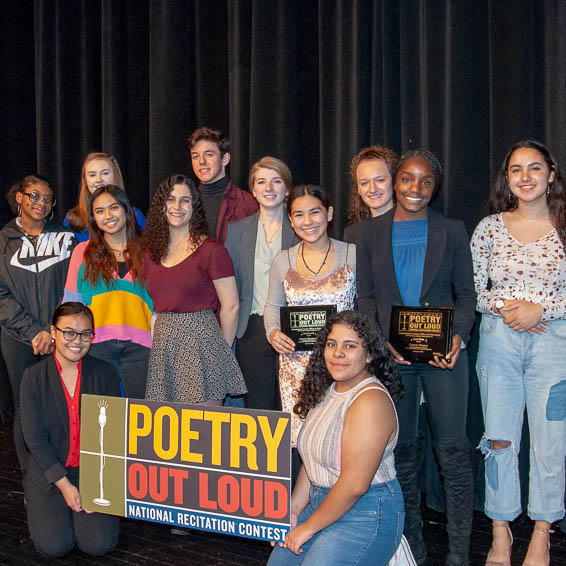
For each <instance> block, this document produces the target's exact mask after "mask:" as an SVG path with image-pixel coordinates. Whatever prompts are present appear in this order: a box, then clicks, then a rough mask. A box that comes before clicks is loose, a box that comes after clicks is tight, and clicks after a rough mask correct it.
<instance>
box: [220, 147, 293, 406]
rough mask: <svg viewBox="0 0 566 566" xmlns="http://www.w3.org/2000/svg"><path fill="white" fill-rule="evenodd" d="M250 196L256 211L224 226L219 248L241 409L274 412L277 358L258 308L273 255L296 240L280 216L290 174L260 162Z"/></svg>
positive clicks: (276, 163) (277, 163)
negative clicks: (228, 288)
mask: <svg viewBox="0 0 566 566" xmlns="http://www.w3.org/2000/svg"><path fill="white" fill-rule="evenodd" d="M249 187H250V191H251V192H252V194H253V195H254V197H255V198H256V200H257V201H258V203H259V211H258V212H256V213H255V214H252V215H251V216H248V217H247V218H244V219H243V220H239V221H238V222H234V223H233V224H230V225H229V226H228V236H227V237H226V242H225V244H224V245H225V246H226V249H227V250H228V253H229V254H230V257H231V258H232V261H233V263H234V270H235V272H236V281H237V284H238V296H239V297H240V311H239V314H238V329H237V331H236V358H237V360H238V363H239V364H240V367H241V368H242V373H243V374H244V378H245V380H246V384H247V386H248V393H247V395H246V396H245V402H246V407H249V408H251V409H279V408H280V407H281V402H280V399H279V390H278V387H277V354H276V353H275V351H274V350H273V348H272V347H271V346H270V344H269V343H268V341H267V339H266V337H265V327H264V324H263V308H264V306H265V301H266V299H267V289H268V285H269V269H270V267H271V262H272V261H273V258H274V257H275V255H276V254H277V253H278V252H279V251H281V250H286V249H288V248H290V247H292V246H294V245H295V244H296V243H297V242H298V240H297V237H296V236H295V233H294V232H293V229H292V228H291V223H290V222H289V218H288V217H287V214H286V213H285V199H286V198H287V194H288V193H289V190H290V189H291V188H292V187H293V178H292V176H291V171H289V168H288V167H287V165H285V163H283V161H281V160H280V159H277V158H276V157H269V156H267V157H263V158H262V159H260V160H259V161H258V162H257V163H255V164H254V165H253V166H252V168H251V169H250V175H249Z"/></svg>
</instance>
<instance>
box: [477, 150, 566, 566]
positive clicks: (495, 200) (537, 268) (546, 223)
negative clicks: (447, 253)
mask: <svg viewBox="0 0 566 566" xmlns="http://www.w3.org/2000/svg"><path fill="white" fill-rule="evenodd" d="M488 213H489V216H487V217H485V218H484V219H483V220H482V221H481V222H480V223H479V225H478V227H477V228H476V230H475V232H474V235H473V237H472V256H473V260H474V278H475V283H476V290H477V293H478V310H479V311H480V312H481V313H482V322H481V327H480V344H479V352H478V358H477V374H478V379H479V383H480V393H481V397H482V408H483V413H484V421H485V434H484V437H483V438H482V441H481V443H480V449H481V451H482V453H483V454H484V456H485V513H486V515H487V516H488V517H490V518H491V519H492V526H493V529H492V534H493V541H492V545H491V549H490V551H489V554H488V556H487V561H486V564H502V565H504V564H510V562H511V545H512V543H513V537H512V535H511V530H510V527H509V523H510V522H511V521H513V520H514V519H515V518H516V517H517V516H518V515H519V514H520V513H521V490H520V482H519V463H518V455H519V449H520V446H521V430H522V425H523V416H524V412H525V408H526V410H527V415H528V419H529V434H530V458H529V465H530V469H529V503H528V514H529V517H531V519H533V520H534V528H533V532H532V536H531V540H530V543H529V547H528V550H527V555H526V557H525V559H524V562H523V564H524V565H543V564H549V562H550V556H549V552H550V542H549V541H550V533H552V530H551V523H553V522H554V521H558V520H560V519H561V518H562V517H563V516H564V478H565V468H564V461H565V458H566V403H565V402H564V399H565V393H566V378H565V374H564V365H565V363H566V355H565V354H564V339H565V338H566V254H565V253H564V252H565V247H566V183H565V181H564V178H563V176H562V174H561V173H560V169H559V168H558V164H557V163H556V161H555V159H554V158H553V157H552V155H551V154H550V152H549V151H548V149H547V148H546V147H545V146H544V145H543V144H541V143H540V142H536V141H532V140H526V141H521V142H519V143H517V144H515V145H514V146H513V147H512V148H511V149H510V150H509V151H508V152H507V155H506V156H505V159H504V160H503V164H502V166H501V169H500V171H499V174H498V176H497V179H496V181H495V184H494V186H493V189H492V192H491V196H490V200H489V205H488Z"/></svg>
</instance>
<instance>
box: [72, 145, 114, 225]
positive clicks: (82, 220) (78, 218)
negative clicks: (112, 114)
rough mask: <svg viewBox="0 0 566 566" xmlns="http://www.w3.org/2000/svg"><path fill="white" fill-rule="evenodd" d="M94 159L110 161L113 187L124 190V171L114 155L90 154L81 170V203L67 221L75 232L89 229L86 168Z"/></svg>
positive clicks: (88, 192) (99, 152)
mask: <svg viewBox="0 0 566 566" xmlns="http://www.w3.org/2000/svg"><path fill="white" fill-rule="evenodd" d="M94 159H104V160H105V161H108V163H110V166H111V167H112V172H113V173H114V183H113V185H115V186H116V187H118V188H119V189H122V190H124V179H123V178H122V171H120V166H119V165H118V161H117V160H116V158H115V157H114V156H113V155H110V154H109V153H103V152H101V151H98V152H93V153H89V154H88V155H87V156H86V157H85V159H84V161H83V167H82V169H81V184H80V188H79V202H78V204H77V206H75V207H74V208H72V209H71V210H70V211H69V214H68V216H67V221H68V222H69V226H70V227H71V228H72V229H73V230H74V231H75V232H83V231H84V230H85V228H87V227H88V225H89V221H90V216H89V210H90V200H91V194H90V191H89V190H88V184H87V182H86V168H87V165H88V164H89V163H90V162H91V161H93V160H94Z"/></svg>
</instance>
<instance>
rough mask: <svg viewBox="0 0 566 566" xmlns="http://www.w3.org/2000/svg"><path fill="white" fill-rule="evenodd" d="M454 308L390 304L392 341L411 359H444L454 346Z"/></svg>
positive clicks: (405, 356)
mask: <svg viewBox="0 0 566 566" xmlns="http://www.w3.org/2000/svg"><path fill="white" fill-rule="evenodd" d="M453 317H454V308H453V307H405V306H393V307H391V324H390V328H389V342H390V343H391V344H392V345H393V347H394V348H395V349H396V350H397V351H398V352H399V354H401V356H403V358H404V359H405V360H408V361H411V362H429V361H431V360H434V357H435V356H438V357H439V358H444V357H445V356H446V354H447V353H448V352H450V351H451V349H452V320H453Z"/></svg>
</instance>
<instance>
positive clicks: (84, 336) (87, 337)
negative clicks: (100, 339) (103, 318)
mask: <svg viewBox="0 0 566 566" xmlns="http://www.w3.org/2000/svg"><path fill="white" fill-rule="evenodd" d="M54 328H56V329H57V330H58V331H59V332H61V333H62V334H63V338H64V339H65V340H66V341H67V342H73V340H74V339H75V338H76V337H77V336H80V339H81V341H82V342H92V339H93V338H94V332H93V331H92V330H85V331H84V332H77V331H76V330H62V329H61V328H59V327H58V326H55V325H54Z"/></svg>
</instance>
